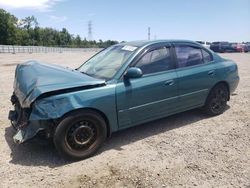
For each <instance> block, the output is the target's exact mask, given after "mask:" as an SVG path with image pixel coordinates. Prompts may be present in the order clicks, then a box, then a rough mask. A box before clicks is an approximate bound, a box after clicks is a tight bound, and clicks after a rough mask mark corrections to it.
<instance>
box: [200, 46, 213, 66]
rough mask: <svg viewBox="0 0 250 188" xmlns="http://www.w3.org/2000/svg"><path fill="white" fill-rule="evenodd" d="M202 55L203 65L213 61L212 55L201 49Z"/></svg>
mask: <svg viewBox="0 0 250 188" xmlns="http://www.w3.org/2000/svg"><path fill="white" fill-rule="evenodd" d="M202 55H203V61H204V63H208V62H210V61H213V57H212V55H211V54H210V53H209V52H207V51H206V50H203V49H202Z"/></svg>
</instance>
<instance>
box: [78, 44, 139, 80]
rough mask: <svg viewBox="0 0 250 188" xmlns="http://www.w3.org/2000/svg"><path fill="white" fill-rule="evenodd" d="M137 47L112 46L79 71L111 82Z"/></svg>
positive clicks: (90, 60) (91, 59) (86, 63)
mask: <svg viewBox="0 0 250 188" xmlns="http://www.w3.org/2000/svg"><path fill="white" fill-rule="evenodd" d="M136 49H137V47H134V46H127V45H125V46H124V45H118V46H111V47H109V48H107V49H105V50H103V51H101V52H100V53H98V54H97V55H95V56H93V57H92V58H90V59H89V60H88V61H86V62H85V63H84V64H83V65H82V66H81V67H80V68H79V69H78V70H79V71H80V72H82V73H84V74H87V75H89V76H92V77H95V78H101V79H105V80H110V79H111V78H112V77H113V76H114V75H115V74H116V72H117V71H118V70H119V69H120V68H121V66H122V65H123V64H124V62H126V61H127V60H128V58H129V57H130V56H131V55H132V54H133V53H134V51H135V50H136Z"/></svg>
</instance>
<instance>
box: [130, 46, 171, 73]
mask: <svg viewBox="0 0 250 188" xmlns="http://www.w3.org/2000/svg"><path fill="white" fill-rule="evenodd" d="M135 67H138V68H140V69H141V70H142V73H143V74H151V73H157V72H162V71H167V70H170V69H173V68H174V65H173V62H172V61H171V55H170V48H166V47H162V48H158V49H155V50H152V51H150V52H147V53H146V54H145V55H144V56H143V57H142V58H141V59H140V60H139V61H138V63H137V64H136V65H135Z"/></svg>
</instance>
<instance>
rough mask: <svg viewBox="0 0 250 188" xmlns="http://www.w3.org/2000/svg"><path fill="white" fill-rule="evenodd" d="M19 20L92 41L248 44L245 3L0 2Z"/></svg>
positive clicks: (249, 18) (248, 1)
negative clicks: (32, 20)
mask: <svg viewBox="0 0 250 188" xmlns="http://www.w3.org/2000/svg"><path fill="white" fill-rule="evenodd" d="M0 8H3V9H5V10H7V11H8V12H10V13H11V14H14V15H15V16H16V17H18V18H19V19H21V18H24V17H27V16H31V15H34V16H35V17H36V18H37V20H38V22H39V26H41V27H52V28H55V29H58V30H61V29H62V28H63V27H65V28H66V29H67V30H68V31H69V32H70V33H72V34H74V35H77V34H79V35H80V36H81V37H82V38H84V37H86V38H88V21H89V20H91V21H92V25H93V26H92V30H93V34H92V38H93V39H95V40H99V39H102V40H108V39H111V40H118V41H132V40H144V39H147V33H148V31H147V30H148V27H150V28H151V39H189V40H202V41H210V42H212V41H230V42H243V41H250V0H0Z"/></svg>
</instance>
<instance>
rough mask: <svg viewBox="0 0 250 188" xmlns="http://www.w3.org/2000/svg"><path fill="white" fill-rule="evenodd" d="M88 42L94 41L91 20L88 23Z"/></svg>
mask: <svg viewBox="0 0 250 188" xmlns="http://www.w3.org/2000/svg"><path fill="white" fill-rule="evenodd" d="M88 40H89V41H91V40H93V36H92V21H91V20H90V21H89V22H88Z"/></svg>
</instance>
